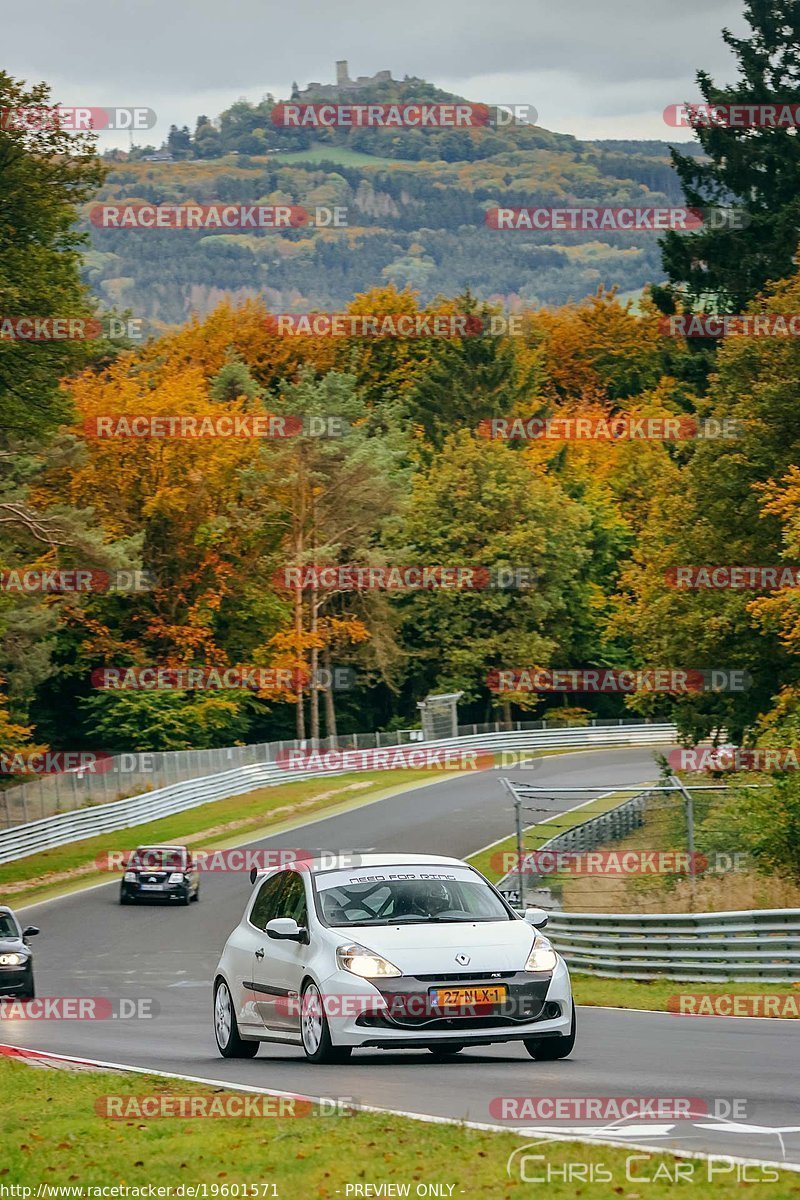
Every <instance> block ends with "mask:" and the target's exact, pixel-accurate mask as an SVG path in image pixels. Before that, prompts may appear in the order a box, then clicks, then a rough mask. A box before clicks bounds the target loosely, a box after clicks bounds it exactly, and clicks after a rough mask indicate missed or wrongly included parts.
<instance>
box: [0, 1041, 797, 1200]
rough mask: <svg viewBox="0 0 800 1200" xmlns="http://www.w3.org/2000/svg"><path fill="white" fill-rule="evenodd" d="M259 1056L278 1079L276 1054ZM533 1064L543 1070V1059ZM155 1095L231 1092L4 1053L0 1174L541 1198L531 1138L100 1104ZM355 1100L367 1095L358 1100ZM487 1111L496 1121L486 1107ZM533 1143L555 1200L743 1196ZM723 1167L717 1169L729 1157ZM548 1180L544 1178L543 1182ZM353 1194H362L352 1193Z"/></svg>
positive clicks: (575, 1146)
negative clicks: (606, 1177) (122, 1114)
mask: <svg viewBox="0 0 800 1200" xmlns="http://www.w3.org/2000/svg"><path fill="white" fill-rule="evenodd" d="M263 1066H264V1067H265V1071H264V1077H265V1081H268V1069H267V1067H268V1064H267V1063H266V1062H265V1063H264V1064H263ZM531 1068H532V1070H534V1069H535V1068H534V1064H533V1063H531ZM443 1069H444V1070H446V1071H447V1073H448V1074H449V1075H452V1076H453V1081H454V1087H455V1086H456V1081H457V1078H458V1073H459V1070H460V1064H458V1063H453V1064H451V1065H449V1066H447V1067H445V1068H442V1067H441V1066H440V1065H437V1064H434V1063H433V1060H431V1071H432V1072H435V1073H436V1074H437V1076H438V1077H441V1073H442V1070H443ZM335 1085H336V1072H335V1071H334V1072H328V1071H325V1069H324V1068H316V1069H315V1070H314V1072H313V1078H312V1077H311V1075H310V1076H309V1088H315V1089H319V1090H321V1091H323V1092H326V1093H328V1094H333V1092H334V1091H335ZM154 1093H167V1094H169V1095H170V1096H175V1095H180V1096H186V1095H191V1094H195V1095H197V1094H202V1095H209V1094H210V1093H213V1095H214V1096H215V1097H218V1098H219V1097H223V1096H225V1095H227V1094H229V1093H225V1091H224V1089H223V1088H216V1089H211V1088H209V1087H207V1086H201V1085H198V1084H190V1083H186V1082H181V1081H179V1080H174V1081H172V1080H168V1079H163V1078H157V1077H152V1076H142V1075H140V1076H133V1075H117V1074H113V1073H97V1072H83V1071H82V1072H80V1073H68V1072H65V1071H55V1070H41V1069H36V1068H34V1067H31V1066H29V1065H27V1064H25V1063H21V1062H13V1061H8V1060H5V1061H0V1111H2V1113H3V1119H2V1133H0V1143H2V1150H3V1153H2V1161H1V1162H0V1184H5V1185H6V1186H7V1185H9V1184H15V1185H17V1186H20V1185H21V1186H24V1187H32V1188H34V1189H35V1188H37V1187H38V1185H39V1184H50V1185H52V1186H54V1187H57V1186H65V1187H69V1186H76V1187H77V1186H81V1185H82V1186H83V1187H87V1186H89V1187H96V1186H104V1185H112V1186H113V1185H118V1184H125V1185H127V1186H128V1187H131V1188H133V1187H143V1186H144V1187H146V1186H147V1185H148V1184H152V1185H155V1186H161V1187H165V1186H166V1187H176V1186H178V1185H180V1184H186V1185H192V1184H193V1185H197V1184H201V1183H202V1184H205V1185H206V1189H207V1193H206V1194H207V1196H208V1197H211V1198H213V1197H214V1196H220V1195H224V1194H225V1193H224V1192H223V1191H221V1190H220V1189H223V1188H225V1187H226V1186H227V1187H229V1188H231V1190H232V1189H233V1186H234V1185H236V1184H239V1185H242V1184H247V1185H250V1188H251V1189H252V1187H253V1185H273V1184H274V1185H275V1192H273V1191H272V1189H271V1188H267V1187H264V1188H263V1189H259V1190H257V1192H256V1194H257V1195H258V1196H259V1197H266V1198H269V1197H271V1196H272V1195H276V1196H277V1197H279V1198H280V1200H301V1198H302V1200H306V1198H309V1200H311V1198H312V1197H313V1198H316V1197H320V1198H323V1200H333V1198H334V1197H336V1196H340V1197H341V1198H342V1200H347V1195H348V1192H347V1188H348V1185H350V1187H351V1188H352V1186H353V1185H358V1184H361V1185H362V1186H363V1185H365V1184H367V1183H372V1184H380V1183H384V1184H386V1183H395V1184H400V1185H409V1194H410V1195H411V1196H414V1195H415V1193H416V1187H417V1184H420V1183H422V1184H429V1185H431V1184H440V1185H442V1184H444V1185H445V1190H444V1195H448V1190H447V1189H448V1187H449V1186H452V1192H449V1195H451V1196H452V1197H454V1198H455V1200H460V1198H462V1197H463V1198H464V1200H514V1198H516V1200H521V1198H522V1197H528V1196H534V1195H537V1194H539V1193H537V1192H536V1191H534V1190H533V1188H534V1187H535V1185H534V1184H532V1183H529V1182H525V1183H523V1182H520V1180H519V1177H518V1176H517V1177H516V1178H509V1176H508V1174H507V1170H506V1163H507V1160H508V1157H509V1155H510V1154H511V1153H512V1152H513V1151H515V1150H519V1149H520V1148H521V1147H523V1146H525V1145H526V1144H527V1142H528V1139H522V1138H520V1137H518V1136H515V1135H513V1134H506V1133H492V1132H489V1131H479V1130H472V1129H466V1128H463V1127H459V1126H453V1125H434V1124H425V1123H422V1122H418V1121H411V1120H408V1119H407V1118H403V1117H395V1116H391V1115H384V1114H379V1113H358V1112H356V1113H353V1114H352V1115H335V1116H329V1117H325V1116H321V1115H319V1114H318V1111H316V1110H315V1111H312V1113H311V1114H309V1115H306V1116H300V1117H295V1118H279V1117H235V1118H234V1117H231V1118H224V1117H219V1118H211V1119H209V1118H198V1117H192V1118H174V1119H170V1118H155V1119H153V1118H149V1119H148V1118H140V1117H135V1118H132V1119H128V1118H126V1119H121V1120H111V1119H108V1118H106V1117H104V1116H98V1115H97V1112H96V1110H95V1104H96V1103H97V1102H98V1101H102V1098H103V1097H105V1096H123V1097H132V1096H138V1097H142V1096H145V1095H153V1094H154ZM353 1099H355V1100H356V1101H357V1097H354V1098H353ZM486 1120H487V1121H489V1120H491V1118H490V1117H489V1114H488V1113H487V1114H486ZM530 1140H531V1141H532V1140H534V1139H530ZM532 1152H533V1153H535V1154H543V1155H544V1156H545V1161H544V1162H537V1163H531V1164H530V1166H529V1170H531V1171H535V1173H536V1174H540V1173H541V1172H542V1171H544V1170H547V1169H548V1168H549V1169H550V1170H551V1171H553V1173H554V1177H553V1178H552V1180H551V1182H549V1183H548V1184H547V1185H546V1192H547V1196H548V1200H574V1198H575V1197H576V1196H580V1195H583V1194H589V1192H590V1191H591V1194H593V1195H597V1196H613V1195H615V1194H616V1195H620V1196H622V1197H626V1196H627V1197H638V1196H643V1195H646V1196H647V1197H648V1200H667V1197H673V1196H674V1195H675V1194H676V1193H675V1188H676V1187H678V1188H679V1189H680V1191H679V1193H678V1194H684V1195H686V1197H687V1200H689V1198H690V1197H692V1198H696V1200H710V1198H712V1197H713V1200H728V1198H729V1197H731V1198H732V1197H734V1196H741V1194H742V1188H741V1185H739V1184H737V1183H736V1182H735V1175H734V1174H731V1173H727V1174H721V1173H720V1174H718V1175H717V1177H716V1179H715V1180H714V1181H713V1182H712V1183H709V1182H708V1179H707V1176H708V1165H707V1164H706V1163H705V1162H699V1161H698V1162H695V1163H693V1164H692V1163H690V1162H688V1161H685V1162H684V1163H683V1164H682V1168H683V1170H684V1171H687V1172H688V1171H692V1172H693V1179H694V1181H693V1182H692V1181H687V1182H685V1183H683V1184H675V1183H673V1182H672V1178H673V1176H674V1172H675V1171H676V1165H677V1160H675V1159H674V1158H673V1157H672V1156H671V1155H669V1154H652V1155H649V1154H648V1155H645V1154H644V1153H643V1152H641V1151H637V1152H634V1151H626V1150H625V1149H621V1148H619V1147H609V1146H587V1145H583V1144H581V1143H577V1142H551V1143H540V1144H538V1145H537V1146H536V1148H535V1149H534V1150H533V1151H532ZM634 1154H635V1158H634V1159H633V1161H632V1162H631V1163H630V1164H628V1169H629V1170H630V1171H631V1172H635V1173H636V1174H637V1175H638V1176H639V1178H640V1179H641V1177H642V1176H648V1177H649V1178H651V1179H653V1180H654V1181H653V1182H647V1183H643V1182H637V1183H634V1182H633V1181H632V1180H631V1178H630V1176H626V1162H627V1160H628V1158H629V1157H630V1156H633V1155H634ZM518 1158H519V1156H518ZM567 1164H575V1166H573V1167H572V1169H573V1170H575V1169H576V1168H577V1170H578V1171H582V1170H585V1168H581V1167H580V1166H579V1165H578V1164H594V1165H595V1168H596V1167H597V1165H598V1164H603V1166H604V1168H605V1170H606V1171H610V1172H611V1173H612V1175H613V1181H612V1182H611V1183H606V1184H605V1185H602V1187H601V1190H599V1191H598V1190H595V1189H587V1188H586V1186H585V1184H582V1183H580V1182H578V1183H575V1182H569V1181H565V1180H564V1178H563V1174H564V1167H565V1165H567ZM716 1166H717V1171H718V1172H721V1170H722V1166H721V1164H719V1163H718V1164H716ZM657 1176H658V1177H657ZM751 1177H752V1173H751ZM778 1178H779V1180H780V1182H779V1183H773V1184H768V1185H767V1189H768V1190H764V1191H761V1190H759V1195H764V1196H765V1197H766V1196H769V1198H770V1200H775V1198H777V1197H781V1198H782V1200H783V1198H786V1200H797V1198H798V1197H800V1176H797V1175H792V1174H789V1173H782V1172H781V1173H780V1174H779V1175H778ZM214 1189H217V1190H216V1191H214ZM542 1190H543V1189H542V1188H541V1186H540V1188H539V1192H542ZM228 1194H230V1193H228ZM241 1194H242V1193H241V1191H240V1192H239V1195H240V1196H241ZM250 1194H251V1195H252V1194H253V1192H252V1190H251V1191H250ZM363 1194H364V1193H362V1195H363ZM367 1194H368V1193H367ZM374 1194H375V1193H373V1195H374ZM384 1194H385V1193H384ZM349 1195H350V1196H354V1197H355V1196H356V1195H357V1193H355V1192H354V1191H352V1190H351V1191H350V1192H349Z"/></svg>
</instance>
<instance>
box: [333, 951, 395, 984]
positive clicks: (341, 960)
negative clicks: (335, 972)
mask: <svg viewBox="0 0 800 1200" xmlns="http://www.w3.org/2000/svg"><path fill="white" fill-rule="evenodd" d="M336 962H337V964H338V966H339V967H340V968H341V970H343V971H350V973H351V974H352V975H360V976H361V978H362V979H387V978H388V977H389V976H396V975H402V974H403V972H402V971H401V970H400V969H399V967H396V966H395V965H394V963H390V962H389V960H388V959H386V958H383V957H382V956H381V955H380V954H376V953H375V952H374V951H373V950H367V948H366V946H359V944H358V942H351V944H350V945H349V946H337V947H336Z"/></svg>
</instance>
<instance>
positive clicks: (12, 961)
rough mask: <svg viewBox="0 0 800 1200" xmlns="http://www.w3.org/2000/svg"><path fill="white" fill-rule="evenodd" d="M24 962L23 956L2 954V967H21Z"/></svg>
mask: <svg viewBox="0 0 800 1200" xmlns="http://www.w3.org/2000/svg"><path fill="white" fill-rule="evenodd" d="M24 962H25V958H24V956H23V955H22V954H0V967H19V966H21V965H22V963H24Z"/></svg>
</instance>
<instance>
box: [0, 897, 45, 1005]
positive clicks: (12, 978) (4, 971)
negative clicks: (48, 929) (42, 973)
mask: <svg viewBox="0 0 800 1200" xmlns="http://www.w3.org/2000/svg"><path fill="white" fill-rule="evenodd" d="M38 932H39V930H38V929H37V928H36V926H35V925H28V927H27V928H26V929H24V930H23V929H22V928H21V927H20V924H19V921H18V920H17V918H16V917H15V916H14V914H13V912H12V911H11V909H10V908H0V997H3V996H18V997H20V998H21V999H23V1000H32V999H33V998H34V996H35V995H36V988H35V987H34V982H33V951H32V950H31V948H30V946H29V945H28V938H30V937H34V936H35V935H36V934H37V933H38Z"/></svg>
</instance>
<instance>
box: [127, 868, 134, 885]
mask: <svg viewBox="0 0 800 1200" xmlns="http://www.w3.org/2000/svg"><path fill="white" fill-rule="evenodd" d="M125 882H126V883H136V872H135V871H126V872H125Z"/></svg>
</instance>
